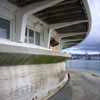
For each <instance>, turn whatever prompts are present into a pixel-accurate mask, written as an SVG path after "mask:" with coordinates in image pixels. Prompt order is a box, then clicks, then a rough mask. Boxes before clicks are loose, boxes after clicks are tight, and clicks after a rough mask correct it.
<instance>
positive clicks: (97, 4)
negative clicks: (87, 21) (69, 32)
mask: <svg viewBox="0 0 100 100" xmlns="http://www.w3.org/2000/svg"><path fill="white" fill-rule="evenodd" d="M87 1H88V5H89V8H90V13H91V29H90V32H89V34H88V36H87V37H86V39H85V40H84V41H83V42H81V43H80V44H78V45H77V46H75V47H72V48H71V49H73V48H77V50H78V49H79V50H80V49H81V50H89V51H94V52H95V51H100V0H87ZM68 50H69V49H68Z"/></svg>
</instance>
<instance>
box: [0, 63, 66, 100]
mask: <svg viewBox="0 0 100 100" xmlns="http://www.w3.org/2000/svg"><path fill="white" fill-rule="evenodd" d="M64 76H65V63H57V64H47V65H24V66H1V67H0V100H32V98H33V97H34V96H37V97H38V98H40V97H43V96H45V95H46V94H47V93H48V91H49V90H51V89H54V88H55V87H56V86H57V85H58V84H59V83H60V82H61V81H62V80H63V79H64Z"/></svg>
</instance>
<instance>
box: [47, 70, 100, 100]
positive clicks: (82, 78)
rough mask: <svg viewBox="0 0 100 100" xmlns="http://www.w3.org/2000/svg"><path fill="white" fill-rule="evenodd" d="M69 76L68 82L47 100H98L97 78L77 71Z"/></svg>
mask: <svg viewBox="0 0 100 100" xmlns="http://www.w3.org/2000/svg"><path fill="white" fill-rule="evenodd" d="M70 74H71V80H70V82H69V83H68V84H66V85H65V87H64V88H62V89H61V90H60V91H59V92H58V93H57V94H55V95H54V96H52V97H51V98H49V99H48V100H100V77H99V76H97V75H96V74H94V73H83V72H77V71H70Z"/></svg>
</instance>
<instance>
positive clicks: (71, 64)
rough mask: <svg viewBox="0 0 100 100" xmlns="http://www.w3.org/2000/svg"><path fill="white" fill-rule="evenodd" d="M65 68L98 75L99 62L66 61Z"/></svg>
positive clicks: (99, 70)
mask: <svg viewBox="0 0 100 100" xmlns="http://www.w3.org/2000/svg"><path fill="white" fill-rule="evenodd" d="M66 67H67V68H69V69H74V70H79V71H85V72H95V73H96V74H99V75H100V60H68V61H67V62H66Z"/></svg>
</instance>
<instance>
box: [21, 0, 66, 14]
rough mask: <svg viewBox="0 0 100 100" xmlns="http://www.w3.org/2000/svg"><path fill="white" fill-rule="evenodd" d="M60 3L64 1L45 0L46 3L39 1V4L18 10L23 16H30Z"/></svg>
mask: <svg viewBox="0 0 100 100" xmlns="http://www.w3.org/2000/svg"><path fill="white" fill-rule="evenodd" d="M62 1H64V0H46V1H41V2H39V3H32V4H30V5H28V6H25V7H23V8H21V9H20V10H21V12H22V13H23V14H28V15H30V14H34V13H36V12H39V11H41V10H44V9H46V8H48V7H52V6H54V5H56V4H58V3H60V2H62Z"/></svg>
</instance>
